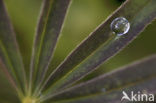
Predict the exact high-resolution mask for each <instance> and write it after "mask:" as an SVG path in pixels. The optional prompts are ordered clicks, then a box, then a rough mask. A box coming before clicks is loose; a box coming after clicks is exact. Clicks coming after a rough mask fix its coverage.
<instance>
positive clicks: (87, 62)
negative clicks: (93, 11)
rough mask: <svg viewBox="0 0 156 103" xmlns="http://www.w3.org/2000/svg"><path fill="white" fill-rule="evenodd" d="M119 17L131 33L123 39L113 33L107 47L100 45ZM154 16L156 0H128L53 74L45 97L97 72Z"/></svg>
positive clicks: (103, 42) (103, 43) (155, 13)
mask: <svg viewBox="0 0 156 103" xmlns="http://www.w3.org/2000/svg"><path fill="white" fill-rule="evenodd" d="M117 17H125V18H126V19H127V20H128V21H129V22H130V24H131V28H130V30H129V32H128V33H127V34H125V35H122V36H120V37H118V36H116V35H115V34H114V37H112V38H111V40H109V42H108V43H107V44H105V40H104V41H101V42H100V43H99V44H98V43H97V42H98V41H99V40H101V38H102V39H105V38H104V37H106V38H108V35H110V33H111V32H112V31H111V29H110V24H111V22H112V21H113V20H114V19H115V18H117ZM155 17H156V1H155V0H144V1H142V0H127V1H126V2H125V3H124V4H123V5H122V6H121V7H119V9H118V10H117V11H115V12H114V13H113V15H112V16H110V17H109V18H108V19H107V20H106V21H105V22H104V23H103V24H102V25H101V26H100V27H98V28H97V29H96V31H95V32H93V33H92V34H91V36H89V37H88V38H87V39H86V40H85V41H83V42H82V43H81V44H80V46H79V47H78V48H76V49H75V50H74V51H73V52H72V53H71V54H70V55H69V56H68V57H67V58H66V59H65V60H64V62H63V63H62V64H61V65H60V66H59V67H58V68H57V69H56V70H55V71H54V72H53V73H52V74H51V76H50V77H49V78H48V80H47V81H46V82H45V84H46V85H45V88H43V91H44V92H43V94H44V95H45V97H46V96H47V95H51V94H53V93H54V92H55V91H57V89H60V88H61V89H63V88H65V87H67V86H70V85H72V84H73V83H75V82H76V81H78V80H80V79H81V78H83V77H84V76H86V75H87V74H88V73H90V72H91V71H93V70H95V69H96V68H97V67H98V66H99V65H100V64H102V63H103V62H105V61H106V60H108V59H109V58H111V57H112V56H114V55H115V54H117V53H118V52H119V51H121V50H122V49H123V48H124V47H125V46H127V45H128V44H129V43H130V42H131V41H132V40H134V39H135V38H136V37H137V36H138V35H139V34H140V33H141V32H142V31H143V30H144V28H145V27H146V26H147V25H148V24H149V23H151V22H152V21H153V20H154V19H155ZM99 38H100V39H99ZM86 44H87V45H86ZM97 44H98V45H97ZM90 48H94V49H91V52H90V51H87V50H88V49H90ZM85 51H87V53H85ZM47 88H48V89H47Z"/></svg>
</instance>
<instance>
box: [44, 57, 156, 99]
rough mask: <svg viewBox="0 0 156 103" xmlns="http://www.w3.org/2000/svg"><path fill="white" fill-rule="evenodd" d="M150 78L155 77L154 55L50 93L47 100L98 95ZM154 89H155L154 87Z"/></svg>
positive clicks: (155, 64)
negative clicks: (52, 93)
mask: <svg viewBox="0 0 156 103" xmlns="http://www.w3.org/2000/svg"><path fill="white" fill-rule="evenodd" d="M151 78H156V55H153V56H150V57H148V58H146V59H143V60H140V61H137V62H135V63H132V64H131V65H127V66H125V67H122V68H119V69H117V70H115V71H113V72H111V73H107V74H103V75H101V76H99V77H96V78H94V79H92V80H90V81H88V82H84V83H81V84H79V85H76V86H74V87H71V88H68V89H66V90H64V91H62V92H60V93H56V94H55V95H53V96H52V95H51V97H52V98H51V99H49V101H63V100H68V99H76V98H81V97H82V98H83V97H87V96H92V95H96V94H97V95H99V94H101V93H105V92H106V93H107V92H108V93H109V92H111V91H112V90H113V91H114V90H115V89H116V90H118V89H120V88H122V87H123V88H126V87H127V86H130V85H135V84H137V83H139V82H144V81H146V80H148V79H151ZM155 83H156V82H155ZM151 85H154V84H151ZM140 89H142V88H140ZM149 89H150V88H149ZM133 91H134V90H133ZM154 91H156V88H155V90H154ZM151 92H152V91H151ZM120 93H122V92H120ZM47 98H50V97H47ZM120 98H121V97H119V99H120Z"/></svg>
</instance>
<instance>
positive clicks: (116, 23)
mask: <svg viewBox="0 0 156 103" xmlns="http://www.w3.org/2000/svg"><path fill="white" fill-rule="evenodd" d="M110 28H111V30H112V31H113V33H115V34H117V36H122V35H124V34H126V33H128V31H129V29H130V23H129V21H128V20H127V19H126V18H124V17H118V18H115V19H114V20H113V21H112V23H111V25H110Z"/></svg>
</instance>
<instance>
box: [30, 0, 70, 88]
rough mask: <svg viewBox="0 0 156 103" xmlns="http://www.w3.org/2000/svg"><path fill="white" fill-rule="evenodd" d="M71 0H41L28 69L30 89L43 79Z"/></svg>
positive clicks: (37, 85)
mask: <svg viewBox="0 0 156 103" xmlns="http://www.w3.org/2000/svg"><path fill="white" fill-rule="evenodd" d="M70 1H71V0H43V7H42V12H41V16H40V20H39V23H38V27H37V31H36V37H35V43H34V48H33V54H32V61H31V67H30V68H31V70H30V89H31V85H33V84H34V89H35V88H36V87H38V88H39V86H40V84H41V83H42V81H43V80H44V77H45V74H46V71H47V69H48V66H49V63H50V61H51V58H52V55H53V51H54V49H55V45H56V42H57V40H58V37H59V34H60V32H61V28H62V25H63V21H64V18H65V14H66V12H67V9H68V6H69V4H70Z"/></svg>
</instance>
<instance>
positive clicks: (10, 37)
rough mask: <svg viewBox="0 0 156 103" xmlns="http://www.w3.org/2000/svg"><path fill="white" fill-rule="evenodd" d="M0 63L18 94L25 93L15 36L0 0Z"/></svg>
mask: <svg viewBox="0 0 156 103" xmlns="http://www.w3.org/2000/svg"><path fill="white" fill-rule="evenodd" d="M0 13H1V14H0V59H1V60H0V61H1V64H2V65H3V67H4V68H3V69H5V71H7V72H8V75H10V79H12V81H14V82H15V85H16V86H17V87H18V89H19V90H20V92H22V93H25V89H26V88H27V81H26V76H25V70H24V65H23V62H22V57H21V54H20V51H19V48H18V45H17V41H16V36H15V33H14V30H13V27H12V25H11V23H10V20H9V17H8V14H7V11H6V8H5V5H4V2H3V0H0Z"/></svg>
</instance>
